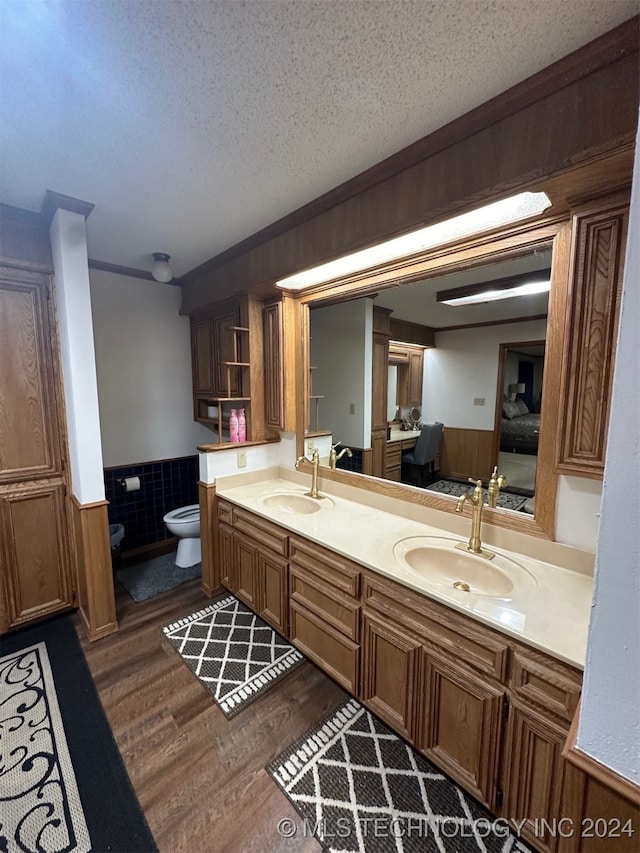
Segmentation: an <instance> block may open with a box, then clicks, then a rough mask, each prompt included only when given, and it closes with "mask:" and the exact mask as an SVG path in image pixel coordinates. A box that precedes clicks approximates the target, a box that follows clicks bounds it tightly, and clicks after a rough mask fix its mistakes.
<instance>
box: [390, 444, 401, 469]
mask: <svg viewBox="0 0 640 853" xmlns="http://www.w3.org/2000/svg"><path fill="white" fill-rule="evenodd" d="M401 461H402V442H401V441H388V442H387V468H388V467H389V466H391V467H393V466H394V465H400V463H401Z"/></svg>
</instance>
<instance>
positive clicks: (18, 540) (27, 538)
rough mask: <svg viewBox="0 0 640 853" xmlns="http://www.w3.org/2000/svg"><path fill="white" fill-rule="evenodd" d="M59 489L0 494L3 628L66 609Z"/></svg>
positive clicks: (68, 587)
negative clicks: (3, 590) (4, 617)
mask: <svg viewBox="0 0 640 853" xmlns="http://www.w3.org/2000/svg"><path fill="white" fill-rule="evenodd" d="M64 489H65V487H64V485H63V484H62V483H60V482H57V483H52V482H45V483H42V484H40V485H34V484H32V483H30V484H29V486H28V489H26V488H25V489H24V490H23V491H13V492H12V491H6V492H4V493H0V531H1V532H2V543H1V544H2V547H1V548H0V577H1V578H2V579H3V583H4V585H5V604H6V615H7V621H8V627H13V626H15V625H21V624H23V623H25V622H29V621H31V620H33V619H39V618H41V617H42V616H48V615H49V614H51V613H56V612H57V611H59V610H64V609H66V608H68V607H72V606H73V604H74V601H73V591H72V589H73V587H72V582H71V580H72V579H71V565H70V557H69V550H68V537H69V533H68V526H67V519H66V513H65V499H64Z"/></svg>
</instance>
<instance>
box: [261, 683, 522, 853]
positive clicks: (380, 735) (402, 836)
mask: <svg viewBox="0 0 640 853" xmlns="http://www.w3.org/2000/svg"><path fill="white" fill-rule="evenodd" d="M267 771H268V772H269V773H270V774H271V776H272V778H273V779H274V781H275V782H276V783H277V784H278V785H279V786H280V788H281V789H282V790H283V792H284V793H285V794H286V795H287V797H288V798H289V799H290V800H291V802H292V803H293V805H294V807H295V808H296V810H297V811H298V813H299V814H300V815H301V817H302V819H303V831H304V834H305V835H312V834H313V835H314V836H315V837H316V838H317V839H318V841H319V842H320V843H321V844H322V846H323V848H324V849H325V850H329V851H331V853H392V851H393V853H414V851H415V853H418V851H420V853H426V851H439V853H508V851H509V853H511V851H513V853H515V852H516V851H518V852H519V853H529V848H528V847H526V846H525V845H524V844H523V843H522V842H521V841H520V840H519V839H518V838H516V836H515V835H514V834H512V832H511V831H510V827H509V825H508V824H507V822H506V821H499V820H497V819H496V818H494V817H493V815H491V814H490V813H489V812H487V811H486V810H485V809H484V808H482V807H481V806H480V805H479V804H478V803H476V802H475V800H473V799H472V798H471V797H469V795H467V794H465V793H464V792H463V791H462V790H461V789H460V788H458V786H457V785H455V784H454V783H453V782H452V781H451V779H449V778H448V777H447V776H444V775H443V774H442V773H441V772H440V771H439V770H438V769H437V768H436V767H435V766H434V765H433V764H431V763H430V762H429V761H427V759H426V758H424V756H422V755H420V754H419V753H418V752H416V751H415V750H414V749H412V748H411V747H410V746H408V745H407V744H406V743H405V742H404V741H402V740H401V739H400V738H399V737H398V736H397V735H395V734H394V733H393V732H392V731H391V729H389V728H388V727H387V726H385V725H384V724H383V723H381V722H380V720H378V719H377V718H376V717H374V716H373V715H372V714H370V713H369V712H368V711H367V710H366V709H365V708H364V707H363V706H362V705H360V704H359V703H358V702H356V701H355V699H350V700H349V701H348V702H346V703H344V704H343V705H341V706H340V707H339V708H337V709H335V710H334V711H332V712H331V713H330V714H329V715H327V716H326V717H325V718H324V720H322V721H321V722H320V723H318V725H317V726H315V727H314V728H313V729H312V730H311V731H310V732H307V733H306V734H305V735H303V736H302V737H301V738H300V739H299V740H297V741H296V742H295V743H294V744H292V746H291V747H289V749H287V750H285V751H284V752H283V753H282V754H281V755H280V756H278V758H276V760H275V761H273V762H272V763H271V764H270V765H269V766H268V767H267ZM285 829H287V827H285Z"/></svg>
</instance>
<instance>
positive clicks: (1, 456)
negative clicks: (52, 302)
mask: <svg viewBox="0 0 640 853" xmlns="http://www.w3.org/2000/svg"><path fill="white" fill-rule="evenodd" d="M49 286H50V281H49V276H48V275H45V274H41V273H33V272H29V271H26V270H9V269H7V268H3V269H2V271H1V272H0V483H3V482H4V483H12V482H17V481H22V480H35V479H41V478H43V477H52V476H55V475H57V474H59V473H60V471H61V461H60V431H59V429H58V421H57V416H56V399H55V375H54V373H53V351H52V334H51V323H50V318H49V306H48V299H49Z"/></svg>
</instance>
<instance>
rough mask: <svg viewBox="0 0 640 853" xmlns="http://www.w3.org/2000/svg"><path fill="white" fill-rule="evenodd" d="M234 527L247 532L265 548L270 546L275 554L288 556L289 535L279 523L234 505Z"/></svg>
mask: <svg viewBox="0 0 640 853" xmlns="http://www.w3.org/2000/svg"><path fill="white" fill-rule="evenodd" d="M233 527H234V530H240V531H242V533H246V535H247V536H250V537H251V538H252V539H253V540H254V542H257V543H258V544H259V545H263V546H264V547H265V548H269V549H270V550H271V551H273V552H274V553H275V554H279V555H280V556H281V557H286V556H287V543H288V540H289V536H288V534H287V532H286V530H283V529H282V528H281V527H278V525H277V524H272V523H271V522H270V521H267V520H266V519H264V518H261V517H260V516H259V515H255V514H254V513H252V512H247V511H246V510H244V509H240V507H237V506H234V507H233Z"/></svg>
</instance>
